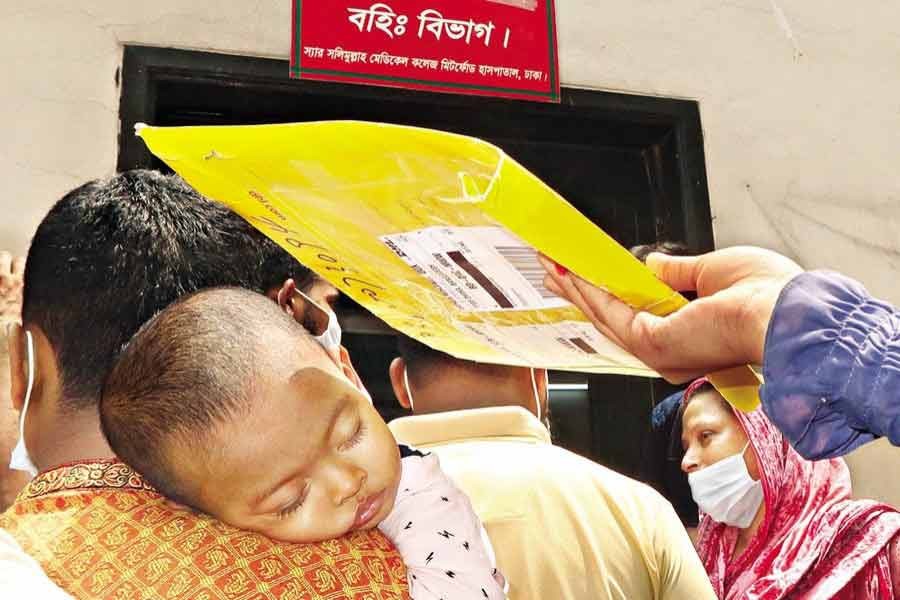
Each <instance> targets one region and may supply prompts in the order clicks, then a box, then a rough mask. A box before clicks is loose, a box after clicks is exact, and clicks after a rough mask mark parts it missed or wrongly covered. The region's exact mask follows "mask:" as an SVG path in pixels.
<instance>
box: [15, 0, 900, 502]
mask: <svg viewBox="0 0 900 600" xmlns="http://www.w3.org/2000/svg"><path fill="white" fill-rule="evenodd" d="M323 1H324V0H323ZM776 3H777V4H776ZM75 5H77V6H75ZM557 5H558V8H557V12H558V24H559V43H560V56H561V65H560V66H561V70H562V81H563V83H564V84H565V85H569V86H581V87H590V88H597V89H606V90H616V91H623V92H632V93H639V94H652V95H661V96H674V97H682V98H693V99H696V100H698V101H699V102H700V108H701V114H702V119H703V128H704V133H705V136H706V159H707V167H708V177H709V188H710V196H711V202H712V211H713V215H714V219H715V222H714V225H715V233H716V240H717V244H718V245H720V246H727V245H734V244H741V243H751V244H759V245H764V246H769V247H772V248H775V249H778V250H781V251H783V252H785V253H787V254H789V255H791V256H793V257H795V258H796V259H798V260H799V261H800V262H802V263H803V264H804V265H805V266H807V267H826V266H827V267H831V268H834V269H838V270H841V271H844V272H846V273H848V274H851V275H853V276H855V277H857V278H859V279H861V280H862V281H863V282H865V283H866V284H867V285H868V286H869V287H870V289H871V290H872V291H874V292H875V293H877V294H879V295H881V296H883V297H886V298H888V299H890V300H892V301H893V302H895V303H900V286H898V285H896V284H895V281H896V280H897V278H898V274H900V235H898V233H897V232H898V231H900V176H898V175H897V163H898V151H900V76H898V69H900V33H898V29H897V23H898V17H900V8H898V6H897V4H896V3H895V2H879V1H875V0H857V1H856V2H842V3H839V2H821V1H819V0H730V1H728V2H721V1H718V0H681V1H679V2H672V1H670V0H631V1H628V2H611V1H606V0H557ZM289 22H290V2H289V1H288V0H258V1H256V2H239V1H231V2H222V1H219V2H213V1H212V0H193V1H188V0H154V1H152V2H136V1H134V0H115V1H113V0H78V1H77V2H74V3H60V2H57V1H54V2H48V1H46V0H27V1H25V0H22V1H19V2H15V1H14V0H12V1H11V0H7V1H5V2H2V3H0V56H2V57H3V61H2V63H3V66H2V71H0V73H2V78H0V89H2V91H0V115H2V117H0V118H2V127H3V130H2V131H3V135H2V137H0V158H2V162H0V181H2V182H3V186H4V194H3V195H2V196H0V248H7V249H12V250H15V251H17V252H24V251H25V249H26V247H27V243H28V239H29V236H30V234H31V232H32V231H33V228H34V227H35V225H36V224H37V222H38V221H39V219H40V217H41V216H42V215H43V213H44V212H45V211H46V210H47V208H48V207H49V206H50V204H51V203H52V202H53V201H54V200H55V199H56V198H58V197H59V196H60V195H61V194H62V193H63V192H64V191H66V190H68V189H69V188H71V187H73V186H75V185H76V184H78V183H80V182H83V181H85V180H87V179H89V178H94V177H99V176H102V175H105V174H109V173H111V172H112V171H113V170H114V167H115V159H116V136H117V128H118V117H117V107H118V89H117V86H116V84H115V81H114V78H115V71H116V69H117V68H118V66H119V64H120V61H121V52H122V45H123V44H125V43H141V44H149V45H159V46H174V47H181V48H198V49H209V50H218V51H224V52H230V53H239V54H253V55H262V56H276V57H286V56H287V55H288V51H289V47H290V39H289V38H290V35H289V33H290V28H289ZM869 454H871V455H873V456H875V458H874V459H873V460H874V462H873V461H866V464H867V466H868V470H865V474H863V473H864V469H860V468H857V475H858V476H857V485H858V487H860V489H865V491H866V492H870V493H874V492H877V493H879V494H880V495H882V496H883V497H889V498H891V499H892V500H893V501H894V503H896V504H898V505H900V478H896V477H884V476H879V468H873V467H872V465H881V466H882V468H881V469H880V473H881V474H882V475H883V474H884V473H885V472H888V471H885V470H884V469H886V468H890V467H889V466H888V465H889V464H890V463H893V465H894V466H893V468H891V470H890V471H889V472H892V473H896V472H898V471H897V468H898V467H897V466H896V465H900V450H893V449H885V448H881V449H879V448H875V449H874V450H870V451H869ZM857 466H858V465H857ZM891 480H893V481H891Z"/></svg>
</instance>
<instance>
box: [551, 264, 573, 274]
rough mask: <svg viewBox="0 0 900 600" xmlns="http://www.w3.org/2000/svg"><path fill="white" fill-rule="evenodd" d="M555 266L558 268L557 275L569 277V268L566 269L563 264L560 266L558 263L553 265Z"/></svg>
mask: <svg viewBox="0 0 900 600" xmlns="http://www.w3.org/2000/svg"><path fill="white" fill-rule="evenodd" d="M553 266H554V267H556V273H557V274H558V275H559V276H560V277H565V276H566V275H568V273H569V270H568V269H567V268H565V267H564V266H562V265H561V264H559V263H558V262H555V263H553Z"/></svg>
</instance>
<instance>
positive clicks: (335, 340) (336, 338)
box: [315, 309, 342, 352]
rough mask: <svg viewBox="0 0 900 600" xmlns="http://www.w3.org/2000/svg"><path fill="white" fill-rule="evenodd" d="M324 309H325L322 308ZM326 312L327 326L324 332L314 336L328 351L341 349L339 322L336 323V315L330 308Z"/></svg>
mask: <svg viewBox="0 0 900 600" xmlns="http://www.w3.org/2000/svg"><path fill="white" fill-rule="evenodd" d="M322 310H325V309H322ZM325 312H327V313H328V327H327V328H326V329H325V333H323V334H322V335H317V336H315V338H316V341H317V342H319V344H321V345H322V347H323V348H325V350H327V351H328V352H334V351H335V350H340V349H341V335H342V332H341V324H340V323H338V320H337V317H336V316H335V315H334V313H333V312H331V311H330V310H328V311H325Z"/></svg>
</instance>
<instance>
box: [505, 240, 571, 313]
mask: <svg viewBox="0 0 900 600" xmlns="http://www.w3.org/2000/svg"><path fill="white" fill-rule="evenodd" d="M494 250H496V251H497V252H499V253H500V256H502V257H503V258H505V259H506V260H507V261H508V262H509V264H511V265H512V266H513V268H514V269H515V270H516V271H518V272H519V275H521V276H522V277H524V278H525V280H526V281H527V282H528V283H529V284H531V287H533V288H534V289H535V290H537V292H538V293H539V294H540V295H541V298H544V299H545V300H554V299H557V298H559V297H558V296H557V295H556V294H554V293H553V292H551V291H550V290H548V289H547V288H545V287H544V275H546V271H544V267H542V266H541V263H539V262H538V257H537V251H536V250H535V249H534V248H527V247H524V246H494Z"/></svg>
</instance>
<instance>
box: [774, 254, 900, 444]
mask: <svg viewBox="0 0 900 600" xmlns="http://www.w3.org/2000/svg"><path fill="white" fill-rule="evenodd" d="M763 375H764V377H765V383H764V384H763V386H762V387H761V388H760V398H761V400H762V404H763V408H764V410H765V412H766V414H767V415H768V416H769V418H770V419H771V420H772V421H773V422H774V423H775V425H776V426H777V427H778V428H779V429H780V430H781V431H782V432H783V433H784V434H785V436H786V437H787V439H788V440H789V441H790V443H791V445H792V446H794V448H795V449H796V450H797V451H798V452H799V453H800V454H801V455H802V456H803V457H805V458H808V459H821V458H832V457H835V456H841V455H844V454H846V453H848V452H850V451H851V450H853V449H854V448H857V447H859V446H861V445H863V444H865V443H866V442H870V441H872V440H874V439H876V438H877V437H882V436H886V437H888V438H889V439H890V441H891V443H892V444H894V445H900V311H898V310H897V309H895V308H894V307H893V306H892V305H890V304H889V303H887V302H882V301H880V300H876V299H875V298H872V296H871V295H870V294H869V293H868V291H866V289H865V288H864V287H863V286H862V285H861V284H860V283H858V282H856V281H854V280H852V279H849V278H847V277H844V276H843V275H840V274H838V273H834V272H830V271H811V272H808V273H803V274H801V275H799V276H797V277H795V278H794V279H793V280H792V281H791V282H790V283H789V284H788V285H787V286H786V287H785V289H784V290H783V291H782V293H781V296H780V298H779V300H778V303H777V305H776V307H775V312H774V313H773V315H772V320H771V322H770V323H769V331H768V333H767V335H766V345H765V355H764V366H763Z"/></svg>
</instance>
